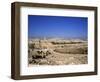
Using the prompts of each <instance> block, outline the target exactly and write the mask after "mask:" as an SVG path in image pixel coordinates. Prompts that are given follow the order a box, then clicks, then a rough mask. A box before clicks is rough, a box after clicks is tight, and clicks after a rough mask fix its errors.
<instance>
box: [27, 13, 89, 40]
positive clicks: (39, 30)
mask: <svg viewBox="0 0 100 82" xmlns="http://www.w3.org/2000/svg"><path fill="white" fill-rule="evenodd" d="M87 29H88V19H87V18H83V17H64V16H41V15H28V37H66V38H77V37H81V38H86V37H87Z"/></svg>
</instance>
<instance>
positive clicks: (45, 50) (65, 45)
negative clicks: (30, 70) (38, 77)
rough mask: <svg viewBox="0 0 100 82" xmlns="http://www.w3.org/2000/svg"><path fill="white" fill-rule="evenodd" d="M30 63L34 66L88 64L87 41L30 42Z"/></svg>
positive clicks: (37, 40)
mask: <svg viewBox="0 0 100 82" xmlns="http://www.w3.org/2000/svg"><path fill="white" fill-rule="evenodd" d="M28 47H29V49H28V62H29V66H32V65H72V64H74V65H78V64H87V63H88V61H87V52H88V48H87V41H82V40H55V39H53V40H44V39H43V40H40V39H34V40H29V43H28Z"/></svg>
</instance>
